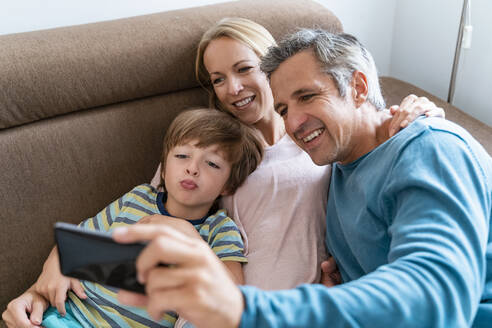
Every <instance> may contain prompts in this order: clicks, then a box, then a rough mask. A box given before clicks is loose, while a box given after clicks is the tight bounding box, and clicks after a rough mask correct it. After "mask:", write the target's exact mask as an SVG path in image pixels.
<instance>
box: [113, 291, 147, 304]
mask: <svg viewBox="0 0 492 328" xmlns="http://www.w3.org/2000/svg"><path fill="white" fill-rule="evenodd" d="M118 302H120V303H121V304H126V305H130V306H135V307H146V306H147V302H148V298H147V296H146V295H142V294H138V293H132V292H130V291H127V290H119V291H118Z"/></svg>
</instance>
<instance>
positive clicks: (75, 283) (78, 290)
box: [70, 278, 87, 299]
mask: <svg viewBox="0 0 492 328" xmlns="http://www.w3.org/2000/svg"><path fill="white" fill-rule="evenodd" d="M70 289H72V290H73V292H74V293H75V295H77V296H78V297H79V298H81V299H86V298H87V294H86V293H85V291H84V287H82V283H81V282H80V280H78V279H75V278H70Z"/></svg>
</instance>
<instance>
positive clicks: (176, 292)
mask: <svg viewBox="0 0 492 328" xmlns="http://www.w3.org/2000/svg"><path fill="white" fill-rule="evenodd" d="M190 296H191V294H190V293H188V292H185V291H184V290H183V288H178V289H172V290H165V289H159V290H154V291H152V293H151V294H150V295H149V296H148V298H149V303H148V305H147V312H148V313H149V316H150V317H151V318H153V319H154V320H159V319H160V318H161V317H162V315H163V313H164V312H166V311H176V312H178V313H182V311H181V310H184V309H186V305H187V304H190V299H189V298H190ZM188 310H189V309H188Z"/></svg>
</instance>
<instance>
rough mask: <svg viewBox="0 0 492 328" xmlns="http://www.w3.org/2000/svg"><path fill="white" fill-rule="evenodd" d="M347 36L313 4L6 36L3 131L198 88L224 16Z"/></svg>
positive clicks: (229, 6) (261, 4)
mask: <svg viewBox="0 0 492 328" xmlns="http://www.w3.org/2000/svg"><path fill="white" fill-rule="evenodd" d="M227 16H241V17H245V18H250V19H253V20H254V21H256V22H258V23H260V24H263V25H264V26H265V27H266V28H267V29H268V30H269V31H270V32H271V33H272V34H273V35H274V37H280V36H281V35H283V34H285V33H287V32H289V31H293V30H294V29H295V27H297V26H304V27H313V26H319V27H322V28H326V29H330V30H332V31H340V30H341V25H340V23H339V21H338V19H336V18H335V17H334V16H333V15H332V14H331V13H330V12H329V11H328V10H327V9H325V8H323V7H322V6H321V5H320V4H317V3H315V2H312V1H298V0H275V1H263V0H253V1H234V2H230V3H224V4H220V5H212V6H204V7H200V8H199V9H197V8H191V9H184V10H176V11H169V12H163V13H158V14H152V15H145V16H138V17H133V18H126V19H119V20H114V21H108V22H100V23H93V24H85V25H79V26H72V27H64V28H56V29H51V30H45V31H35V32H30V33H20V34H11V35H5V36H0V44H1V45H2V46H1V47H0V72H1V74H0V129H2V128H7V127H11V126H16V125H20V124H25V123H28V122H33V121H37V120H40V119H43V118H48V117H52V116H56V115H60V114H64V113H69V112H73V111H77V110H80V109H86V108H93V107H97V106H102V105H106V104H112V103H118V102H123V101H126V100H130V99H136V98H143V97H149V96H154V95H157V94H163V93H169V92H174V91H177V90H184V89H189V88H194V87H197V86H198V84H197V82H196V81H195V78H194V73H193V70H194V58H195V52H196V46H197V44H198V41H199V40H200V38H201V35H202V34H203V32H204V31H205V30H206V29H208V28H209V27H210V26H212V25H213V24H214V23H215V22H216V21H218V20H219V19H220V18H222V17H227Z"/></svg>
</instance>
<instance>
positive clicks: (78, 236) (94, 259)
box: [55, 222, 146, 294]
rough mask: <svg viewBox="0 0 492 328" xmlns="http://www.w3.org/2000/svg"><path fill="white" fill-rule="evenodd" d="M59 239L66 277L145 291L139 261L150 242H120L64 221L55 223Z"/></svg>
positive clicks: (61, 260) (59, 250)
mask: <svg viewBox="0 0 492 328" xmlns="http://www.w3.org/2000/svg"><path fill="white" fill-rule="evenodd" d="M55 239H56V244H57V245H58V255H59V257H60V268H61V272H62V273H63V274H64V275H65V276H70V277H73V278H77V279H81V280H88V281H92V282H97V283H100V284H104V285H108V286H112V287H117V288H121V289H126V290H130V291H133V292H137V293H141V294H145V287H144V286H143V285H142V284H140V283H139V282H138V281H137V270H136V266H135V261H136V259H137V257H138V255H139V254H140V252H141V251H142V250H143V249H144V248H145V246H146V244H144V243H133V244H119V243H117V242H115V241H114V240H113V239H112V238H111V234H109V233H105V232H99V231H92V230H87V229H84V228H80V227H78V226H76V225H74V224H69V223H62V222H58V223H56V224H55Z"/></svg>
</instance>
